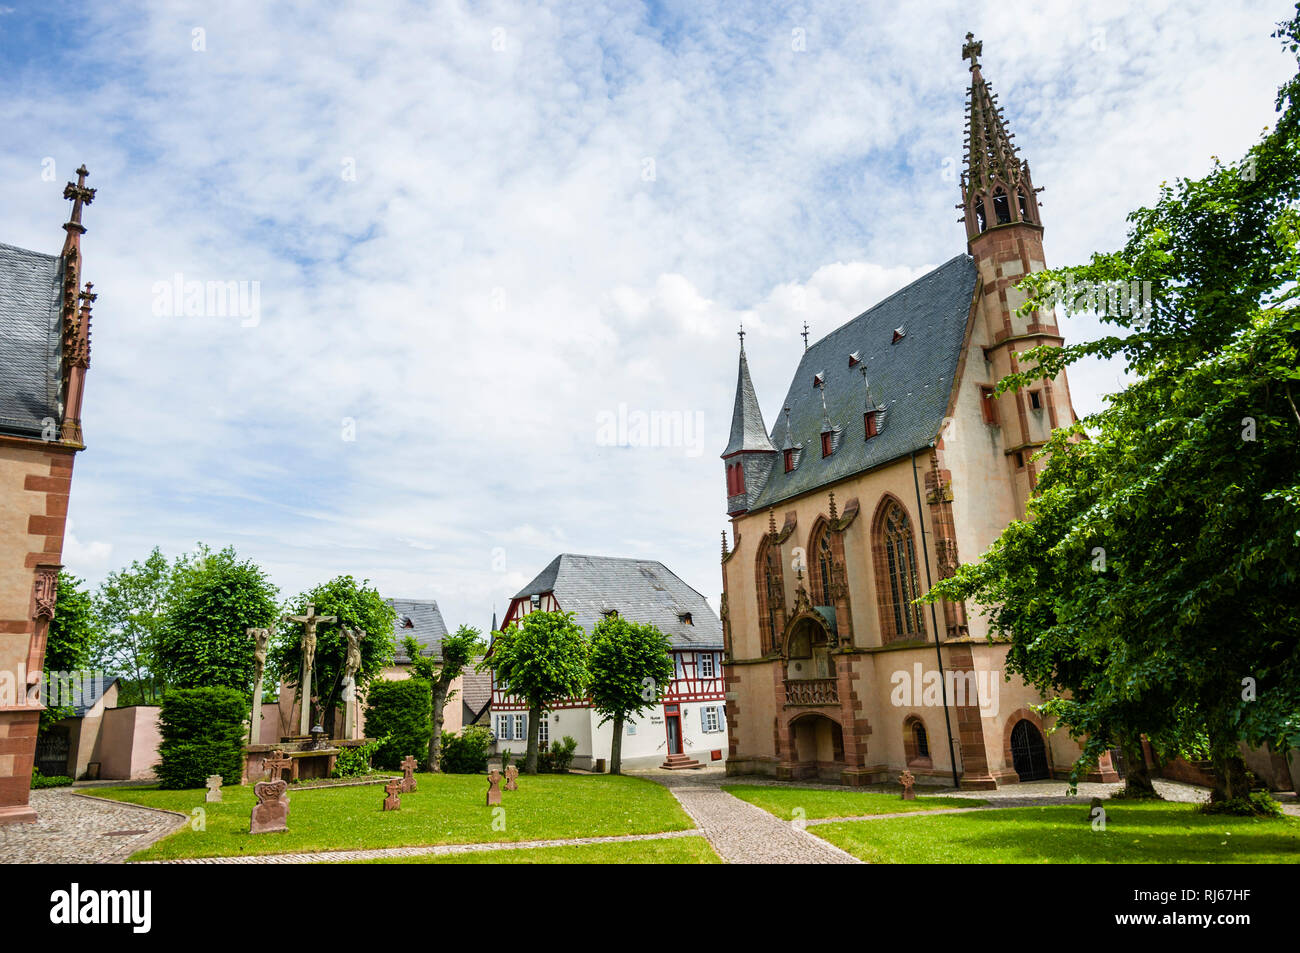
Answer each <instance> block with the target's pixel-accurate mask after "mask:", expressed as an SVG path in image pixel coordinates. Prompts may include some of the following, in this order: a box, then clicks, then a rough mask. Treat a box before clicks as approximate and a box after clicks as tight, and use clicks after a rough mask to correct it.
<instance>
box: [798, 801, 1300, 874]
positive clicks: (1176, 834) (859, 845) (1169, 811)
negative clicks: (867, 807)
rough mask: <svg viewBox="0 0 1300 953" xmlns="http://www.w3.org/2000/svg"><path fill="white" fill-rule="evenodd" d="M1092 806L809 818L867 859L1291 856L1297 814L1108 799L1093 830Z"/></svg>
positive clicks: (1109, 860) (1297, 849)
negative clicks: (1209, 811)
mask: <svg viewBox="0 0 1300 953" xmlns="http://www.w3.org/2000/svg"><path fill="white" fill-rule="evenodd" d="M1088 816H1089V809H1088V805H1086V804H1072V805H1068V806H1062V807H1018V808H1004V809H1000V810H991V811H975V812H972V813H970V814H942V815H938V816H935V817H913V818H898V819H892V818H890V819H886V820H880V821H842V822H839V823H835V824H815V825H813V826H812V827H809V828H808V831H809V833H811V834H816V835H817V836H818V837H823V838H825V839H826V840H828V841H830V842H831V843H832V844H834V845H835V846H837V847H841V848H843V849H844V850H846V851H848V852H849V853H850V854H853V855H854V856H855V857H859V858H861V859H862V860H865V861H868V862H869V863H873V864H1169V863H1181V864H1196V863H1216V864H1248V863H1264V864H1278V863H1282V864H1294V863H1297V862H1300V821H1298V820H1296V819H1294V818H1270V819H1255V818H1241V817H1233V818H1228V817H1221V816H1209V815H1205V814H1200V813H1197V811H1196V809H1195V807H1194V806H1193V805H1191V804H1173V803H1167V802H1166V803H1162V802H1158V801H1157V802H1147V803H1128V804H1123V803H1117V802H1109V803H1107V804H1106V830H1104V831H1094V830H1093V829H1092V825H1091V824H1090V822H1089V821H1088V820H1087V818H1088Z"/></svg>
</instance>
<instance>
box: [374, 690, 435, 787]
mask: <svg viewBox="0 0 1300 953" xmlns="http://www.w3.org/2000/svg"><path fill="white" fill-rule="evenodd" d="M429 690H430V689H429V683H428V682H426V681H425V680H424V679H422V678H409V679H407V680H406V681H404V682H371V683H370V685H369V686H368V687H367V688H366V734H367V735H369V736H370V737H371V738H382V739H383V741H382V742H381V743H380V745H379V748H378V750H377V751H375V754H374V757H373V758H372V759H371V764H373V765H374V766H375V767H377V768H385V769H388V770H390V771H392V770H396V769H397V768H398V766H399V765H400V764H401V762H402V759H403V758H405V757H406V756H407V755H408V754H409V755H413V756H414V757H415V759H416V760H417V761H419V762H420V763H421V764H423V763H424V759H425V758H427V757H428V754H429V737H430V736H431V735H432V734H433V715H432V712H433V708H432V703H431V699H430V696H429Z"/></svg>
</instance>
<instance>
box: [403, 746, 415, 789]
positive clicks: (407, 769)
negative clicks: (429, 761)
mask: <svg viewBox="0 0 1300 953" xmlns="http://www.w3.org/2000/svg"><path fill="white" fill-rule="evenodd" d="M415 767H416V765H415V757H414V755H409V754H408V755H407V756H406V757H405V758H403V759H402V774H403V775H404V777H403V778H402V793H403V794H405V793H407V792H409V791H414V790H415Z"/></svg>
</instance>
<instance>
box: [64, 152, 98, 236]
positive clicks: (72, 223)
mask: <svg viewBox="0 0 1300 953" xmlns="http://www.w3.org/2000/svg"><path fill="white" fill-rule="evenodd" d="M88 175H90V173H89V172H88V171H86V167H85V165H82V167H81V168H79V169H78V170H77V182H76V184H75V185H74V184H73V183H71V182H69V183H68V184H67V185H66V186H65V187H64V189H63V197H64V198H65V199H72V217H71V218H69V219H68V222H67V224H66V225H64V226H63V227H64V228H65V229H67V230H68V231H70V232H71V231H76V232H84V231H85V228H83V227H82V225H81V207H82V206H83V205H89V204H90V203H91V202H93V201H94V200H95V190H94V189H88V188H86V176H88Z"/></svg>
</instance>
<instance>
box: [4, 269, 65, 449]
mask: <svg viewBox="0 0 1300 953" xmlns="http://www.w3.org/2000/svg"><path fill="white" fill-rule="evenodd" d="M62 286H63V259H62V258H61V257H59V256H57V255H42V254H41V253H40V252H34V251H27V250H26V249H25V248H15V247H14V246H13V245H3V244H0V433H8V434H19V435H22V436H34V437H39V436H40V435H41V432H42V429H43V427H44V425H43V424H42V421H43V420H45V419H46V418H52V419H53V420H55V421H60V420H61V419H62V416H63V415H62V412H61V411H60V408H59V390H60V386H61V381H62V368H61V367H60V363H59V362H60V358H61V354H62V345H63V342H62V326H61V319H62V311H61V298H62Z"/></svg>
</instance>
